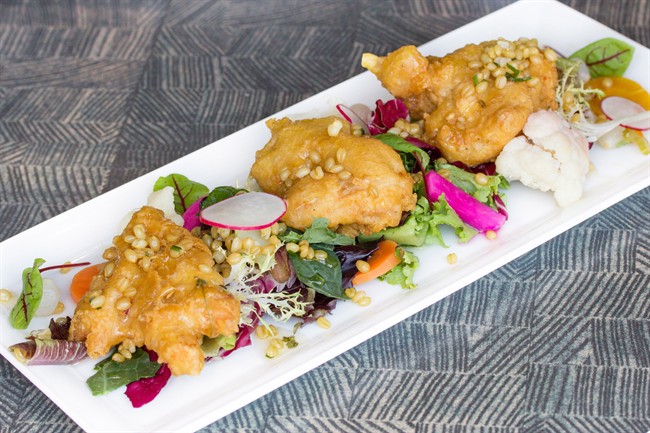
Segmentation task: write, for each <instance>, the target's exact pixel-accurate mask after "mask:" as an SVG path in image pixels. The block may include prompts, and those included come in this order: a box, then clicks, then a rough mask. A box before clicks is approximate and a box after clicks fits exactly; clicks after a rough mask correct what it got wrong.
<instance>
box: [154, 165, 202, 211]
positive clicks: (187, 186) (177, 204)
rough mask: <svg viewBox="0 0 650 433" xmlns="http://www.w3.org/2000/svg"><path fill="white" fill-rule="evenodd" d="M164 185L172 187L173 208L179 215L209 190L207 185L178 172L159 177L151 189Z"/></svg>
mask: <svg viewBox="0 0 650 433" xmlns="http://www.w3.org/2000/svg"><path fill="white" fill-rule="evenodd" d="M166 186H171V187H172V188H174V210H176V213H178V214H179V215H183V213H185V211H186V210H187V208H188V207H190V205H191V204H192V203H194V202H195V201H197V200H198V199H200V198H202V197H205V196H206V195H207V194H208V192H209V190H208V187H207V186H205V185H203V184H200V183H198V182H194V181H191V180H189V179H188V178H187V177H185V176H183V175H182V174H178V173H174V174H170V175H169V176H164V177H159V178H158V180H157V181H156V183H155V184H154V186H153V190H154V191H158V190H161V189H163V188H165V187H166Z"/></svg>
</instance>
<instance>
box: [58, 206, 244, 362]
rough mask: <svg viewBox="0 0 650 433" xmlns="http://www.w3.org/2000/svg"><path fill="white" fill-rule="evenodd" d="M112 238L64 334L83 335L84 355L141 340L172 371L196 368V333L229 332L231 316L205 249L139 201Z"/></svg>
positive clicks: (235, 304) (199, 357) (235, 313)
mask: <svg viewBox="0 0 650 433" xmlns="http://www.w3.org/2000/svg"><path fill="white" fill-rule="evenodd" d="M113 243H114V245H115V246H114V247H111V248H109V249H107V250H106V252H105V253H104V258H106V259H107V260H109V261H108V262H107V263H104V264H102V265H101V270H100V273H99V275H97V276H96V277H95V278H94V279H93V281H92V283H91V285H90V290H89V292H88V293H87V294H86V296H85V297H84V298H83V299H82V300H81V301H80V302H79V304H78V305H77V308H76V311H75V314H74V317H73V318H72V324H71V326H70V339H71V340H75V341H85V342H86V348H87V349H88V354H89V355H90V356H91V357H92V358H97V357H100V356H103V355H106V354H107V353H108V352H109V350H111V348H112V347H113V346H116V345H121V346H122V347H123V348H127V349H128V348H129V347H134V346H135V347H139V346H146V347H147V348H149V349H151V350H153V351H155V352H156V353H157V354H158V361H159V362H161V363H163V362H166V363H167V364H168V365H169V368H170V370H171V372H172V373H173V374H174V375H180V374H190V375H196V374H199V373H200V372H201V370H202V369H203V364H204V358H205V355H204V353H203V351H202V350H201V347H200V345H201V341H202V338H203V336H207V337H217V336H219V335H226V336H230V335H233V334H234V333H235V332H237V329H238V323H239V301H237V300H236V299H234V298H233V296H232V295H230V294H229V293H228V292H227V291H226V290H225V289H224V288H223V287H222V284H223V277H222V276H221V275H220V274H219V273H218V272H216V271H215V270H213V268H212V265H213V261H212V253H211V252H210V250H209V248H208V247H206V245H205V244H204V243H203V242H202V241H201V240H200V239H198V238H196V237H194V236H192V235H191V234H190V232H188V231H187V230H185V229H184V228H182V227H180V226H178V225H177V224H175V223H174V222H172V221H170V220H168V219H165V218H164V217H163V213H162V212H161V211H159V210H158V209H155V208H152V207H147V206H145V207H143V208H142V209H141V210H139V211H138V212H136V213H135V214H134V215H133V217H132V218H131V221H130V222H129V224H128V226H127V227H126V229H125V230H124V232H123V233H122V234H121V235H120V236H116V237H115V238H114V239H113Z"/></svg>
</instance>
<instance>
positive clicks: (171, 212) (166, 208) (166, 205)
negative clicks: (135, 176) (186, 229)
mask: <svg viewBox="0 0 650 433" xmlns="http://www.w3.org/2000/svg"><path fill="white" fill-rule="evenodd" d="M147 206H151V207H155V208H156V209H160V210H161V211H163V213H164V214H165V218H167V219H170V220H172V221H174V222H175V223H176V224H178V225H179V226H182V225H183V223H184V220H183V217H182V216H180V215H179V214H177V213H176V210H175V209H174V188H172V187H171V186H166V187H164V188H161V189H159V190H158V191H154V192H152V193H151V194H149V197H148V198H147Z"/></svg>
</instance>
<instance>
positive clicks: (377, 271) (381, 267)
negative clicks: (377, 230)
mask: <svg viewBox="0 0 650 433" xmlns="http://www.w3.org/2000/svg"><path fill="white" fill-rule="evenodd" d="M401 261H402V260H401V259H400V258H399V257H398V256H397V242H395V241H391V240H388V239H386V240H383V241H381V242H379V244H378V248H377V250H376V251H375V252H374V253H372V254H371V255H370V257H369V258H368V264H369V265H370V270H369V271H368V272H357V273H356V274H355V276H354V277H353V278H352V284H354V285H355V286H356V285H359V284H363V283H365V282H367V281H370V280H374V279H375V278H377V277H379V276H381V275H384V274H385V273H386V272H388V271H390V270H391V269H393V268H394V267H395V266H397V265H399V264H400V262H401Z"/></svg>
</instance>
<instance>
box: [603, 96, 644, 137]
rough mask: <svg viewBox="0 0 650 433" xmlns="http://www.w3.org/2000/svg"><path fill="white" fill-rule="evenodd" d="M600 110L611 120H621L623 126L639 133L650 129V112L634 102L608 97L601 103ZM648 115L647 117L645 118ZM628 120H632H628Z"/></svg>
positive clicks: (618, 97)
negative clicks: (644, 114)
mask: <svg viewBox="0 0 650 433" xmlns="http://www.w3.org/2000/svg"><path fill="white" fill-rule="evenodd" d="M600 109H601V110H603V113H605V116H607V118H609V119H610V120H620V121H621V126H623V127H625V128H630V129H636V130H637V131H646V130H648V129H650V111H646V109H644V108H643V107H642V106H640V105H639V104H637V103H636V102H634V101H630V100H629V99H627V98H622V97H620V96H608V97H607V98H604V99H603V100H602V101H601V102H600ZM643 113H646V116H643ZM639 117H640V119H638V118H639ZM628 118H631V119H629V120H628ZM637 119H638V120H637Z"/></svg>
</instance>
